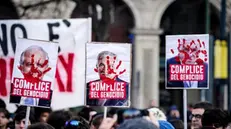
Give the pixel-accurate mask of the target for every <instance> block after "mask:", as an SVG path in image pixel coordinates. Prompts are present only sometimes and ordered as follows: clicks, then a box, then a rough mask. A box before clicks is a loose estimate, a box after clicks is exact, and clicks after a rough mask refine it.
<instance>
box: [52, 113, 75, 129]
mask: <svg viewBox="0 0 231 129" xmlns="http://www.w3.org/2000/svg"><path fill="white" fill-rule="evenodd" d="M71 118H72V114H71V112H69V111H54V112H51V114H50V115H49V117H48V119H47V123H48V124H50V125H51V126H53V127H54V128H55V129H63V127H64V125H65V122H66V121H68V120H70V119H71Z"/></svg>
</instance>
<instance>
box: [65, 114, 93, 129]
mask: <svg viewBox="0 0 231 129" xmlns="http://www.w3.org/2000/svg"><path fill="white" fill-rule="evenodd" d="M72 122H75V123H76V122H77V123H78V124H77V123H76V124H72ZM89 128H90V126H89V124H88V122H87V121H86V120H85V119H84V118H83V117H81V116H75V117H73V118H71V119H70V120H69V121H66V123H65V126H64V129H89Z"/></svg>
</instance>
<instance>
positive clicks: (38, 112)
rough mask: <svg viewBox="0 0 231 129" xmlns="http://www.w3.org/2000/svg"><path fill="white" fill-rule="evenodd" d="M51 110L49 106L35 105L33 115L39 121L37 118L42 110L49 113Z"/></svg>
mask: <svg viewBox="0 0 231 129" xmlns="http://www.w3.org/2000/svg"><path fill="white" fill-rule="evenodd" d="M51 111H52V110H51V109H50V108H41V107H36V108H35V117H36V119H37V121H39V118H40V116H41V114H42V113H44V112H47V113H51Z"/></svg>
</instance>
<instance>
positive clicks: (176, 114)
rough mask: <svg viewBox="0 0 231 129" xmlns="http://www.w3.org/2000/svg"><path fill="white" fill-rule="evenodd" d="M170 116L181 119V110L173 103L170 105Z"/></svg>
mask: <svg viewBox="0 0 231 129" xmlns="http://www.w3.org/2000/svg"><path fill="white" fill-rule="evenodd" d="M169 116H170V117H171V119H179V118H180V112H179V110H178V108H177V106H176V105H173V106H171V107H170V110H169Z"/></svg>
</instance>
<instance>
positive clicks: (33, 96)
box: [10, 39, 58, 107]
mask: <svg viewBox="0 0 231 129" xmlns="http://www.w3.org/2000/svg"><path fill="white" fill-rule="evenodd" d="M17 43H18V44H20V45H17V46H16V52H15V58H14V68H13V75H12V81H11V92H10V103H15V104H20V105H25V106H40V107H50V105H51V98H52V93H53V87H54V81H55V71H56V63H57V57H58V44H57V43H52V42H45V41H39V40H29V39H18V41H17ZM51 51H52V53H51ZM49 52H50V53H49Z"/></svg>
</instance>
